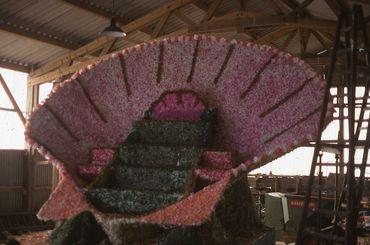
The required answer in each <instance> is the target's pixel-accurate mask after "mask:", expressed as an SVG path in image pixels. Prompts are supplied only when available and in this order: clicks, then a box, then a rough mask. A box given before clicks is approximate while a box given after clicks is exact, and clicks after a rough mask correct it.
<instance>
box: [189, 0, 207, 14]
mask: <svg viewBox="0 0 370 245" xmlns="http://www.w3.org/2000/svg"><path fill="white" fill-rule="evenodd" d="M191 6H193V7H194V8H197V9H198V10H200V11H202V12H204V13H206V12H207V10H208V5H206V4H204V3H203V2H201V1H200V0H195V1H194V2H192V3H191Z"/></svg>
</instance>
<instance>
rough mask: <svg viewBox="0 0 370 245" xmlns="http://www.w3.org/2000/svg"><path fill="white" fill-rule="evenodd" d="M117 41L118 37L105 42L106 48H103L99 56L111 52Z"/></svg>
mask: <svg viewBox="0 0 370 245" xmlns="http://www.w3.org/2000/svg"><path fill="white" fill-rule="evenodd" d="M116 41H117V38H115V39H113V40H112V41H111V42H109V43H107V44H105V46H104V48H103V49H102V50H101V52H100V55H99V56H103V55H105V54H107V53H109V51H110V50H111V49H112V48H113V46H114V44H115V43H116Z"/></svg>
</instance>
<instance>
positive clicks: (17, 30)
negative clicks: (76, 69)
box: [0, 20, 79, 50]
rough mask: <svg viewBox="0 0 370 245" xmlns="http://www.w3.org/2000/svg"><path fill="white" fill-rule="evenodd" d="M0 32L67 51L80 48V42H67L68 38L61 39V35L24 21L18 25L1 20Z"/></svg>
mask: <svg viewBox="0 0 370 245" xmlns="http://www.w3.org/2000/svg"><path fill="white" fill-rule="evenodd" d="M0 30H2V31H6V32H10V33H13V34H17V35H20V36H22V37H26V38H29V39H32V40H36V41H40V42H43V43H46V44H50V45H54V46H58V47H61V48H65V49H72V50H74V49H77V48H78V46H79V42H78V41H77V42H76V41H73V40H68V41H65V39H66V38H65V37H61V35H60V34H54V33H50V32H47V31H44V30H41V29H40V30H38V29H35V28H33V27H31V26H28V25H27V21H22V24H18V23H13V22H10V21H9V20H0Z"/></svg>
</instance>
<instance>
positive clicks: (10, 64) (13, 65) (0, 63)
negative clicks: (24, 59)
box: [0, 58, 31, 73]
mask: <svg viewBox="0 0 370 245" xmlns="http://www.w3.org/2000/svg"><path fill="white" fill-rule="evenodd" d="M0 67H2V68H5V69H10V70H13V71H20V72H24V73H29V72H30V70H31V68H30V66H25V65H21V64H20V62H15V61H11V60H8V59H2V58H0Z"/></svg>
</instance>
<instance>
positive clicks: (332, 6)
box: [325, 0, 341, 16]
mask: <svg viewBox="0 0 370 245" xmlns="http://www.w3.org/2000/svg"><path fill="white" fill-rule="evenodd" d="M325 3H326V4H327V5H328V6H329V8H330V10H331V11H332V12H333V13H334V14H335V15H336V16H339V15H340V10H341V7H340V6H339V4H338V2H337V1H333V0H325Z"/></svg>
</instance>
